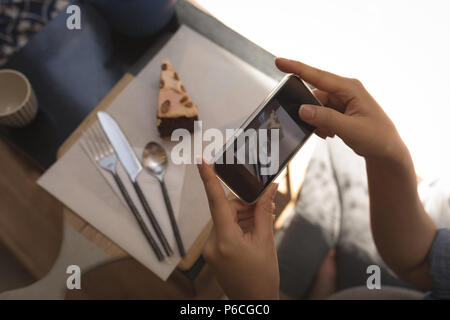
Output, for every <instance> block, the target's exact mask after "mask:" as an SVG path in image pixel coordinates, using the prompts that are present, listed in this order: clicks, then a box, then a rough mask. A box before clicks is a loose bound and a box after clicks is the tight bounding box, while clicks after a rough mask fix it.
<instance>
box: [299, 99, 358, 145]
mask: <svg viewBox="0 0 450 320" xmlns="http://www.w3.org/2000/svg"><path fill="white" fill-rule="evenodd" d="M298 113H299V116H300V118H301V119H302V120H303V121H305V122H306V123H309V124H311V125H313V126H315V127H317V128H325V129H328V130H329V131H331V132H334V133H336V134H337V135H338V136H340V137H341V138H343V137H345V136H347V134H346V133H348V132H349V131H351V127H352V126H353V123H352V120H351V119H350V117H349V116H347V115H345V114H342V113H340V112H339V111H336V110H334V109H332V108H328V107H323V106H316V105H311V104H303V105H301V106H300V109H299V111H298Z"/></svg>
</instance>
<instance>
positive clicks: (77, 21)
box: [66, 4, 81, 30]
mask: <svg viewBox="0 0 450 320" xmlns="http://www.w3.org/2000/svg"><path fill="white" fill-rule="evenodd" d="M66 13H67V14H68V15H69V16H68V17H67V20H66V26H67V29H69V30H81V10H80V7H79V6H77V5H75V4H72V5H70V6H68V7H67V9H66Z"/></svg>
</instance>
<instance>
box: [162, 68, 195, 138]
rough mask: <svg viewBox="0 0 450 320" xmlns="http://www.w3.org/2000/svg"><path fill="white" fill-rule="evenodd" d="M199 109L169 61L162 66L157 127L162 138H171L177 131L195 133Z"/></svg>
mask: <svg viewBox="0 0 450 320" xmlns="http://www.w3.org/2000/svg"><path fill="white" fill-rule="evenodd" d="M197 119H198V109H197V107H196V106H195V105H194V103H193V102H192V101H191V99H190V98H189V96H188V95H187V93H186V89H185V88H184V86H183V84H182V83H181V81H180V78H179V77H178V74H177V73H176V72H175V70H174V69H173V67H172V64H171V63H170V61H169V60H164V61H163V62H162V64H161V79H160V81H159V98H158V114H157V122H156V124H157V126H158V131H159V134H160V135H161V137H169V136H170V135H171V134H172V132H173V131H174V130H175V129H178V128H184V129H187V130H189V131H190V132H193V131H194V121H195V120H197Z"/></svg>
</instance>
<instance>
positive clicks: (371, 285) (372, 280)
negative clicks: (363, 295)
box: [366, 264, 381, 290]
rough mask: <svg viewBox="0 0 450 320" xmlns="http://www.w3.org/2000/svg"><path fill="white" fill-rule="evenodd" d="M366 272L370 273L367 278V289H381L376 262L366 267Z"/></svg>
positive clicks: (378, 267) (378, 268)
mask: <svg viewBox="0 0 450 320" xmlns="http://www.w3.org/2000/svg"><path fill="white" fill-rule="evenodd" d="M366 273H367V274H370V276H369V277H368V278H367V282H366V284H367V289H369V290H374V289H381V269H380V266H377V265H376V264H372V265H370V266H368V267H367V270H366Z"/></svg>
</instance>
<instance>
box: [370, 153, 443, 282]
mask: <svg viewBox="0 0 450 320" xmlns="http://www.w3.org/2000/svg"><path fill="white" fill-rule="evenodd" d="M396 157H398V158H388V159H377V158H366V166H367V177H368V185H369V196H370V217H371V219H370V222H371V227H372V233H373V238H374V240H375V244H376V246H377V248H378V250H379V252H380V255H381V257H382V258H383V259H384V261H385V262H386V263H387V264H388V265H389V266H390V267H391V268H392V270H393V271H394V272H396V273H397V274H398V275H399V277H401V278H402V279H404V280H406V281H408V282H410V283H412V284H414V285H416V286H418V287H419V288H422V289H427V290H429V289H431V279H430V277H429V274H428V270H429V263H428V252H429V251H430V248H431V245H432V243H433V240H434V238H435V235H436V226H435V225H434V223H433V221H432V220H431V218H430V216H429V215H428V214H427V213H426V212H425V209H424V207H423V205H422V203H421V201H420V199H419V195H418V193H417V182H416V174H415V171H414V166H413V164H412V160H411V157H410V155H409V152H408V150H407V149H406V148H404V149H403V150H398V155H397V156H396Z"/></svg>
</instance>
